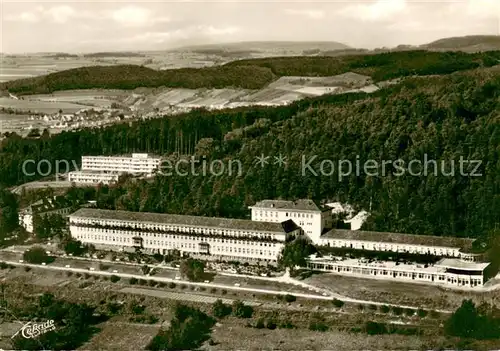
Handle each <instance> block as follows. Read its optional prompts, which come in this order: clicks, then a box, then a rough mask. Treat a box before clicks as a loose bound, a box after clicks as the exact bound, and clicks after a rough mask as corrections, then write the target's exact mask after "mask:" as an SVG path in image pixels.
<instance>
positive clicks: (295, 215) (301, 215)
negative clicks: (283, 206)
mask: <svg viewBox="0 0 500 351" xmlns="http://www.w3.org/2000/svg"><path fill="white" fill-rule="evenodd" d="M256 214H257V216H260V217H276V218H277V217H278V212H277V211H257V212H256ZM289 215H290V217H293V218H313V215H312V214H310V213H297V212H290V213H289V212H285V216H286V217H289ZM308 224H309V223H308ZM311 224H312V223H311Z"/></svg>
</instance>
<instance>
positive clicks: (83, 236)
mask: <svg viewBox="0 0 500 351" xmlns="http://www.w3.org/2000/svg"><path fill="white" fill-rule="evenodd" d="M121 234H122V235H118V236H108V235H100V234H87V233H82V234H77V235H76V236H77V238H81V239H85V240H90V241H92V240H99V241H115V242H122V243H129V242H131V241H132V239H133V238H134V237H137V235H136V234H134V233H129V234H128V236H129V237H126V236H123V233H121ZM125 235H127V234H125ZM165 239H173V240H182V241H193V242H199V241H200V240H199V239H197V238H193V237H189V236H182V235H166V236H165ZM201 239H205V242H212V243H227V244H236V245H250V246H264V247H276V243H266V242H256V241H246V240H232V239H218V238H201ZM202 241H203V240H202ZM144 242H145V243H147V244H152V245H164V244H163V243H165V242H166V241H163V240H148V239H146V240H145V241H144ZM279 247H281V245H280V246H279Z"/></svg>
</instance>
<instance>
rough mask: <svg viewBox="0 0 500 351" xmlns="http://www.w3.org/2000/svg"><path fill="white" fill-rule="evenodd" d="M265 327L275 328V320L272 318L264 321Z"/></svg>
mask: <svg viewBox="0 0 500 351" xmlns="http://www.w3.org/2000/svg"><path fill="white" fill-rule="evenodd" d="M266 328H267V329H270V330H274V329H276V322H275V321H274V320H273V319H268V320H267V322H266Z"/></svg>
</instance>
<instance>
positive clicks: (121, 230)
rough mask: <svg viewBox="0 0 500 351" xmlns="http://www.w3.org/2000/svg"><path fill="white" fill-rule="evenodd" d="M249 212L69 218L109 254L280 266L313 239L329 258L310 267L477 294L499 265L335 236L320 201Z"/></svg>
mask: <svg viewBox="0 0 500 351" xmlns="http://www.w3.org/2000/svg"><path fill="white" fill-rule="evenodd" d="M249 208H250V209H251V211H252V216H251V220H241V219H228V218H214V217H196V216H182V215H172V214H158V213H143V212H127V211H111V210H99V209H80V210H78V211H77V212H75V213H73V214H71V215H70V216H69V225H70V232H71V235H72V237H73V238H75V239H77V240H80V241H81V242H83V243H88V244H94V245H95V246H96V247H97V248H102V249H109V250H134V249H143V250H145V251H146V252H150V253H162V254H166V253H168V252H170V251H171V250H178V251H180V252H182V253H189V254H194V255H206V256H205V257H207V258H210V259H221V260H248V261H262V262H276V261H277V260H278V257H279V255H280V253H281V251H282V249H283V247H284V245H285V243H286V242H287V240H290V239H292V238H295V237H297V236H305V237H307V238H309V240H310V241H311V242H312V243H313V244H314V245H315V246H317V247H318V248H319V249H320V251H321V252H323V253H325V252H326V253H328V256H311V257H310V258H309V259H308V261H307V262H308V263H307V268H310V269H313V270H319V271H325V272H331V273H335V274H340V275H349V276H358V277H364V278H366V277H368V278H377V279H386V280H398V281H406V282H423V283H426V284H439V285H445V286H449V287H471V288H474V287H478V286H482V285H483V284H484V283H485V282H486V281H487V280H488V279H489V278H490V277H491V276H492V272H491V269H490V268H491V265H490V264H489V263H488V262H482V260H483V256H482V254H480V253H474V252H475V251H474V250H472V247H473V244H472V243H473V241H474V240H473V239H469V238H456V237H438V236H430V235H413V234H400V233H385V232H372V231H357V230H356V231H354V230H345V229H335V228H331V227H332V213H331V209H328V208H323V207H322V206H320V205H318V204H317V203H315V202H314V201H312V200H296V201H283V200H263V201H260V202H258V203H257V204H255V205H254V206H250V207H249ZM368 252H386V253H394V255H393V256H388V257H387V260H384V261H382V260H378V259H373V258H367V257H370V256H372V257H373V256H374V255H369V254H368ZM354 254H356V255H354ZM399 254H402V255H399ZM412 255H424V257H426V259H427V261H426V262H429V263H427V264H417V263H414V262H408V261H410V260H412V259H413V258H416V257H417V256H412ZM355 256H356V257H365V258H354V257H355ZM375 256H376V255H375ZM382 256H384V255H382ZM385 256H387V255H385ZM376 257H379V256H376ZM398 257H399V258H401V257H406V258H407V259H406V261H402V260H401V259H398ZM415 261H419V260H418V259H415ZM420 261H421V260H420Z"/></svg>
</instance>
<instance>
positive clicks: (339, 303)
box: [332, 299, 344, 308]
mask: <svg viewBox="0 0 500 351" xmlns="http://www.w3.org/2000/svg"><path fill="white" fill-rule="evenodd" d="M332 303H333V305H334V306H335V307H337V308H342V306H344V301H341V300H339V299H333V301H332Z"/></svg>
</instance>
